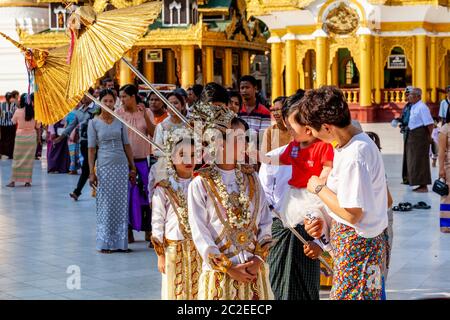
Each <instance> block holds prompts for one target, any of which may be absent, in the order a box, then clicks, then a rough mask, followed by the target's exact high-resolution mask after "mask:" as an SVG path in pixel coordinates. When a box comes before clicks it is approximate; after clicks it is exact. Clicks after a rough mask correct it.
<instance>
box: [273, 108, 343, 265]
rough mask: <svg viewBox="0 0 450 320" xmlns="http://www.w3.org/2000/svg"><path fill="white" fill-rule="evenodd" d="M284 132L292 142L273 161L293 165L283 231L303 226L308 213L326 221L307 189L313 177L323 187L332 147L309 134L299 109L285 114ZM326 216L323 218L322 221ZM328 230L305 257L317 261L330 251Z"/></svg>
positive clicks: (285, 199) (331, 163)
mask: <svg viewBox="0 0 450 320" xmlns="http://www.w3.org/2000/svg"><path fill="white" fill-rule="evenodd" d="M287 120H288V121H287V122H286V125H287V128H288V130H289V132H290V134H291V135H292V137H293V138H294V139H293V141H292V142H290V143H289V145H288V147H287V148H286V150H285V151H284V152H283V153H282V154H281V155H280V156H279V157H272V158H271V161H270V163H271V164H273V165H276V164H280V165H292V176H291V179H290V180H289V182H288V183H289V189H288V192H286V194H285V196H284V198H283V206H282V209H281V212H280V215H281V217H282V220H283V221H284V223H285V226H286V227H295V226H296V225H298V224H303V220H304V218H305V216H306V215H307V214H308V213H312V212H314V213H315V214H317V215H319V217H321V218H326V214H324V213H326V211H325V208H324V204H323V203H322V201H321V200H320V199H319V197H317V196H316V195H314V194H312V193H309V192H308V191H307V189H306V187H307V185H308V180H309V178H311V177H312V176H319V177H320V179H322V181H323V184H325V182H326V180H327V177H328V175H329V173H330V172H331V169H332V166H333V156H334V151H333V147H332V146H331V144H329V143H325V142H322V141H320V140H318V139H316V138H314V137H313V136H312V133H311V131H310V130H309V129H308V128H307V127H306V126H304V125H302V124H301V123H300V119H299V116H298V109H297V107H296V106H293V107H291V109H290V110H289V113H288V119H287ZM323 216H325V217H323ZM327 229H328V226H324V230H323V237H322V238H321V239H320V240H319V243H317V242H310V244H309V246H305V247H304V250H305V255H306V256H308V257H310V258H317V257H318V256H319V255H320V254H321V253H322V249H325V250H327V251H329V241H328V238H329V236H328V230H327Z"/></svg>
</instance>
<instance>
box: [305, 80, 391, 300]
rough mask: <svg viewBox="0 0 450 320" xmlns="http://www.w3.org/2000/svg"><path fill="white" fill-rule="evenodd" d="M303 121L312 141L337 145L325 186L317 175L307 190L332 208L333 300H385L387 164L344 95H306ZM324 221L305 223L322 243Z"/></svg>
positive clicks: (325, 91)
mask: <svg viewBox="0 0 450 320" xmlns="http://www.w3.org/2000/svg"><path fill="white" fill-rule="evenodd" d="M299 115H300V118H301V122H302V123H305V124H306V126H307V127H308V128H309V129H310V130H311V132H312V134H313V136H315V137H316V138H318V139H320V140H322V141H324V142H328V143H334V142H335V143H337V145H336V149H335V155H334V161H333V169H332V171H331V173H330V175H329V177H328V180H327V182H326V184H325V183H324V182H323V181H322V180H321V179H320V178H319V177H317V176H312V177H311V178H310V179H309V181H308V186H307V188H308V191H309V192H311V193H313V194H316V195H317V196H319V198H320V199H321V200H322V201H323V202H324V203H325V204H326V206H327V207H328V210H327V211H328V214H329V215H330V216H331V218H332V222H331V231H330V239H331V245H332V247H333V255H334V263H333V265H334V270H333V272H334V275H333V287H332V290H331V294H330V297H331V299H334V300H343V299H354V300H363V299H364V300H365V299H377V300H378V299H381V295H382V268H383V262H384V261H383V260H384V257H385V250H386V241H385V238H384V237H383V232H384V229H385V228H386V227H387V226H388V217H387V207H388V200H387V186H386V176H385V170H384V164H383V159H382V157H381V154H380V152H379V150H378V148H377V146H376V145H375V143H374V142H373V141H372V140H371V139H370V138H369V137H368V136H367V134H365V133H363V132H362V131H361V130H360V129H358V128H356V127H354V126H353V125H352V124H351V117H350V111H349V108H348V105H347V103H346V101H345V97H344V96H343V94H342V91H340V90H339V89H337V88H335V87H330V86H324V87H321V88H319V89H316V90H311V91H309V92H307V93H306V95H305V97H304V98H303V99H302V101H301V102H300V105H299ZM322 226H323V220H322V219H316V220H313V221H309V220H305V228H306V230H307V232H308V233H309V234H310V235H311V236H313V237H315V238H318V237H320V235H321V230H322Z"/></svg>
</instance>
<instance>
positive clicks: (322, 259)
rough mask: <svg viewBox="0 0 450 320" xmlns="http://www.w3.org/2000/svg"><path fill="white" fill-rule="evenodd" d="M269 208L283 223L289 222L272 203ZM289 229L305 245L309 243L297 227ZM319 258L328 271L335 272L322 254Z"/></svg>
mask: <svg viewBox="0 0 450 320" xmlns="http://www.w3.org/2000/svg"><path fill="white" fill-rule="evenodd" d="M269 208H270V210H271V211H272V212H273V214H274V215H275V216H276V217H277V218H278V219H280V220H281V222H282V223H283V225H287V224H286V223H285V222H284V221H283V219H282V218H281V215H280V213H279V212H278V211H277V210H275V208H274V207H273V206H272V205H270V206H269ZM288 229H289V230H291V232H292V233H293V234H294V236H296V237H297V238H298V239H299V240H300V242H301V243H303V244H304V245H308V241H306V240H305V238H303V237H302V235H301V234H300V233H298V231H297V230H295V228H293V227H288ZM318 259H319V261H320V262H322V264H323V265H324V266H325V268H327V269H328V271H329V272H330V273H331V274H333V269H332V268H331V267H330V265H329V264H328V263H327V262H326V261H325V259H324V258H323V257H322V256H319V258H318Z"/></svg>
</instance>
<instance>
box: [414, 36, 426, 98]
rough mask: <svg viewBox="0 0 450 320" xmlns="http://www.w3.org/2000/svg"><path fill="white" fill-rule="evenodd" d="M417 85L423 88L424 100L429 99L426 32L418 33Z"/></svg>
mask: <svg viewBox="0 0 450 320" xmlns="http://www.w3.org/2000/svg"><path fill="white" fill-rule="evenodd" d="M415 38H416V63H415V65H414V67H415V68H416V72H415V73H414V74H415V76H416V80H415V81H414V83H415V86H416V87H418V88H420V89H422V100H423V101H425V102H426V100H427V60H426V57H427V42H426V41H427V39H426V36H425V35H424V34H421V35H416V36H415Z"/></svg>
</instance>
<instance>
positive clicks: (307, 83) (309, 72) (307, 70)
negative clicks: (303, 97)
mask: <svg viewBox="0 0 450 320" xmlns="http://www.w3.org/2000/svg"><path fill="white" fill-rule="evenodd" d="M304 71H305V74H306V75H305V90H308V89H312V88H313V87H314V86H313V84H312V69H311V51H307V52H306V55H305V70H304Z"/></svg>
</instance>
